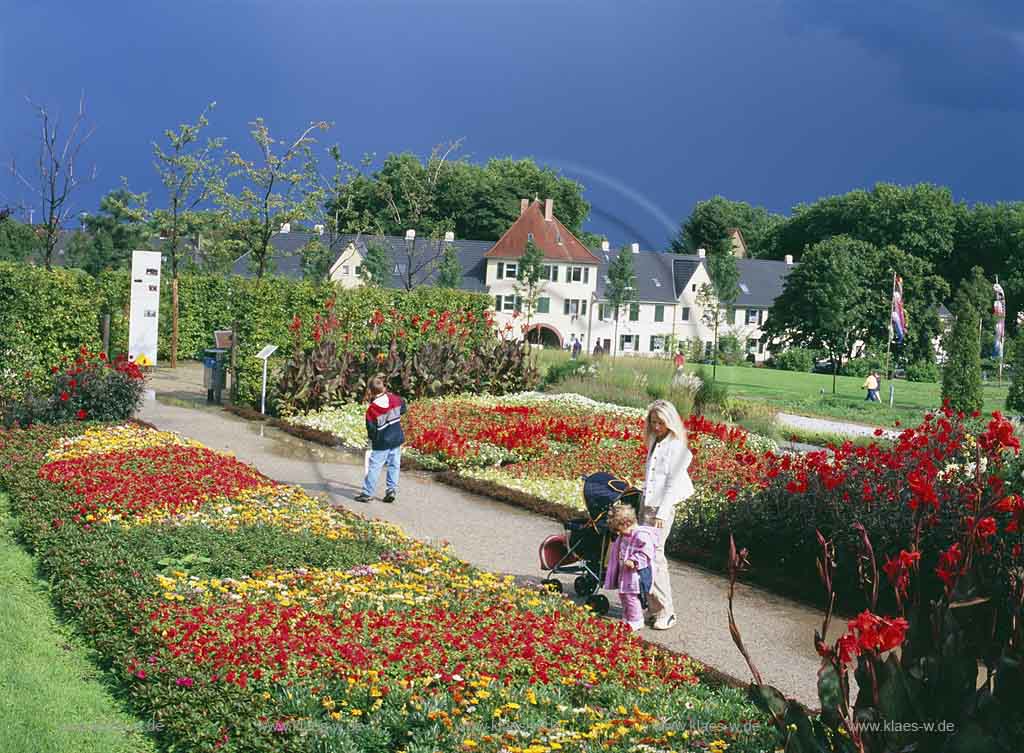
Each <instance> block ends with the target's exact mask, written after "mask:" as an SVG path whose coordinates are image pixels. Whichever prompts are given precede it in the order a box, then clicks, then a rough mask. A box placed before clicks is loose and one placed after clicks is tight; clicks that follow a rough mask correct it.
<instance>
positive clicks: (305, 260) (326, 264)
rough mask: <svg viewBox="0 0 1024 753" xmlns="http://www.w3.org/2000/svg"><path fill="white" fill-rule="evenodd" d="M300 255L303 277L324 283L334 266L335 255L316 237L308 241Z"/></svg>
mask: <svg viewBox="0 0 1024 753" xmlns="http://www.w3.org/2000/svg"><path fill="white" fill-rule="evenodd" d="M299 255H300V256H301V257H302V277H303V278H304V279H306V280H311V281H314V282H322V281H323V280H324V278H326V277H327V273H328V272H330V271H331V266H332V265H333V264H334V254H333V253H332V252H331V250H330V249H329V248H327V246H326V245H325V244H324V243H323V242H322V241H321V240H320V238H318V237H316V236H314V237H313V238H310V239H309V240H308V241H306V244H305V245H304V246H303V247H302V248H301V249H300V251H299Z"/></svg>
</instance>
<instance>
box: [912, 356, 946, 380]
mask: <svg viewBox="0 0 1024 753" xmlns="http://www.w3.org/2000/svg"><path fill="white" fill-rule="evenodd" d="M941 376H942V373H941V372H940V371H939V367H938V365H937V364H935V363H934V362H932V361H917V362H916V363H912V364H910V365H909V366H907V381H908V382H937V381H939V379H940V378H941Z"/></svg>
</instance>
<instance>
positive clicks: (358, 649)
mask: <svg viewBox="0 0 1024 753" xmlns="http://www.w3.org/2000/svg"><path fill="white" fill-rule="evenodd" d="M464 606H465V609H464V610H463V611H458V612H455V611H449V610H446V609H441V608H433V609H412V610H409V611H403V612H394V611H389V612H374V611H370V612H344V611H342V612H339V613H336V614H320V613H316V612H311V611H308V610H306V609H304V608H302V607H300V606H288V607H285V606H281V605H278V604H275V603H272V602H258V603H247V604H216V605H210V606H204V607H199V606H194V607H189V606H187V605H183V604H178V603H162V602H161V603H155V604H153V605H152V608H151V611H150V612H149V621H150V623H151V626H152V627H151V629H152V632H153V634H154V635H155V636H158V637H160V638H161V639H162V640H163V642H164V644H165V646H166V647H167V650H168V652H169V655H170V656H171V657H172V658H174V659H181V658H184V659H187V661H188V662H189V663H191V664H194V665H195V666H196V668H197V671H198V672H201V673H202V674H204V675H205V676H206V677H207V678H208V679H209V680H210V681H211V682H227V683H234V684H236V685H239V686H240V687H245V686H246V685H247V684H248V683H249V682H251V681H254V680H260V679H263V678H266V679H268V680H270V681H284V682H288V683H290V682H291V681H292V680H294V679H296V678H299V677H305V676H309V675H313V674H317V675H326V676H327V677H338V676H341V677H344V676H345V675H349V674H356V675H358V674H359V673H360V671H361V670H378V671H380V672H381V673H382V674H384V675H385V676H386V677H387V680H388V681H390V682H399V681H401V680H409V681H411V680H414V679H420V680H422V679H424V678H429V677H434V676H435V675H438V674H439V675H440V677H441V681H442V682H441V685H444V686H449V687H451V686H456V685H462V684H464V682H466V681H467V680H468V677H467V678H463V677H462V674H466V675H469V674H470V673H473V674H476V675H485V676H488V677H494V678H497V679H498V680H500V681H503V682H504V683H505V684H508V683H510V682H512V681H513V680H519V681H524V680H525V681H528V682H529V683H531V684H534V683H539V684H548V683H563V682H568V683H570V684H585V683H593V682H594V681H595V679H596V678H599V677H603V676H605V675H607V674H609V673H614V675H615V677H616V681H617V682H619V683H621V684H622V685H624V686H626V687H636V686H639V685H645V684H646V685H649V684H651V683H653V682H664V683H668V684H670V685H680V684H691V683H696V682H697V678H696V677H694V676H693V675H692V673H691V672H690V671H689V670H688V669H687V662H688V660H687V659H686V658H685V657H682V656H678V655H675V654H668V653H666V652H662V651H659V650H656V649H653V648H650V647H646V646H644V645H643V644H641V643H639V642H637V641H624V640H622V635H621V632H622V627H621V625H620V624H618V623H616V622H613V621H611V620H595V619H588V618H585V617H580V616H578V615H572V614H566V613H563V612H554V613H550V614H537V613H535V612H530V611H521V610H519V609H518V608H517V607H516V606H515V605H514V604H512V603H511V602H510V603H501V602H498V603H493V604H489V605H486V606H485V607H483V608H481V607H476V606H474V605H470V604H466V605H464ZM158 670H159V666H155V667H154V666H152V665H151V666H150V671H158ZM382 690H385V689H384V688H382ZM385 692H386V690H385Z"/></svg>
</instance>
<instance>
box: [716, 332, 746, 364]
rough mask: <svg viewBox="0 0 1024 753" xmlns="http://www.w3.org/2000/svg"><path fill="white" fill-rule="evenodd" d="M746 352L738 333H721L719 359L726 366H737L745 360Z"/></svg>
mask: <svg viewBox="0 0 1024 753" xmlns="http://www.w3.org/2000/svg"><path fill="white" fill-rule="evenodd" d="M746 355H747V354H746V353H745V352H744V350H743V345H742V343H740V339H739V338H738V337H736V335H721V336H720V337H719V338H718V361H719V363H724V364H725V365H726V366H736V365H737V364H740V363H742V362H743V361H744V359H745V357H746Z"/></svg>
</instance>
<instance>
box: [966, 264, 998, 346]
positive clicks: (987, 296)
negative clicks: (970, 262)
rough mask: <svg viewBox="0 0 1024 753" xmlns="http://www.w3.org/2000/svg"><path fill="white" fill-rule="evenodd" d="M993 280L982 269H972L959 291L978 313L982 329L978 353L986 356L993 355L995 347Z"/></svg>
mask: <svg viewBox="0 0 1024 753" xmlns="http://www.w3.org/2000/svg"><path fill="white" fill-rule="evenodd" d="M992 283H993V280H991V279H989V277H988V276H987V275H986V274H985V270H984V269H982V268H981V267H972V268H971V271H970V272H969V273H968V275H967V277H965V278H964V279H963V281H962V282H961V283H960V287H959V288H958V291H960V290H962V291H963V292H964V294H965V295H966V296H967V298H968V299H969V300H970V302H971V306H973V307H974V310H975V311H976V312H977V313H978V321H979V327H980V329H981V341H980V343H979V347H978V352H979V353H982V354H985V355H986V356H988V355H990V354H991V353H992V348H993V346H994V345H995V339H996V335H995V316H994V314H993V312H992V304H993V302H994V301H995V291H994V290H993V289H992Z"/></svg>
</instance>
